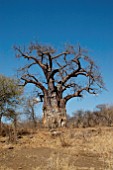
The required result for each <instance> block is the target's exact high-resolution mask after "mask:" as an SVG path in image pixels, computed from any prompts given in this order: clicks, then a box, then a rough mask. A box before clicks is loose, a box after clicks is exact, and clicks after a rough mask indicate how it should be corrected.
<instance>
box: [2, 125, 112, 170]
mask: <svg viewBox="0 0 113 170" xmlns="http://www.w3.org/2000/svg"><path fill="white" fill-rule="evenodd" d="M55 132H58V133H55V134H53V132H50V131H48V130H44V129H41V130H37V132H36V133H35V134H31V135H27V136H23V137H22V138H20V139H18V142H17V144H9V143H8V142H7V138H2V137H1V138H0V170H19V169H22V170H99V169H101V170H112V169H113V164H112V163H113V129H112V128H109V129H108V128H95V129H91V128H88V129H59V130H57V131H55ZM59 132H60V133H59Z"/></svg>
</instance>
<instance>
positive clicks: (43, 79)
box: [15, 44, 104, 126]
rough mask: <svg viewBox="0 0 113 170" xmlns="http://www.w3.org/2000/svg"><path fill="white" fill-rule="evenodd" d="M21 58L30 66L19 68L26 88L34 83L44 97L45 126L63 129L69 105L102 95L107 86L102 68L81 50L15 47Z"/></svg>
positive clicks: (72, 48) (31, 46) (37, 45)
mask: <svg viewBox="0 0 113 170" xmlns="http://www.w3.org/2000/svg"><path fill="white" fill-rule="evenodd" d="M15 49H16V50H17V57H19V58H24V59H25V60H26V61H27V64H26V65H24V66H22V68H19V75H20V79H21V80H22V85H24V86H25V85H27V84H34V85H35V86H36V87H37V88H38V89H40V92H41V93H39V96H40V97H41V99H42V97H43V123H44V124H45V125H46V126H51V125H55V126H60V125H61V123H62V122H63V121H66V104H67V102H68V101H69V100H70V99H72V98H77V97H83V95H84V92H88V93H89V94H94V95H95V94H98V93H99V91H100V90H101V88H103V87H104V83H103V80H102V77H101V74H100V72H99V69H98V67H97V66H96V64H95V63H94V61H93V60H91V59H90V57H89V56H88V54H87V51H86V50H83V49H82V48H80V46H79V47H77V48H76V47H74V46H67V47H66V48H65V49H64V51H63V52H60V53H57V52H56V50H55V49H54V48H52V47H51V46H42V45H39V44H31V45H30V46H29V47H28V49H27V50H26V49H25V48H24V49H22V48H20V47H15Z"/></svg>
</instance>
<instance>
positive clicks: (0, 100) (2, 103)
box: [0, 75, 23, 133]
mask: <svg viewBox="0 0 113 170" xmlns="http://www.w3.org/2000/svg"><path fill="white" fill-rule="evenodd" d="M22 92H23V88H22V87H19V86H18V81H17V80H16V79H13V78H9V77H6V76H3V75H0V133H1V120H2V117H3V116H7V110H8V109H9V108H10V107H11V106H13V107H14V106H15V105H16V103H18V102H19V97H20V95H21V94H22Z"/></svg>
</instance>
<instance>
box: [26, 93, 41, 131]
mask: <svg viewBox="0 0 113 170" xmlns="http://www.w3.org/2000/svg"><path fill="white" fill-rule="evenodd" d="M38 103H39V101H38V100H37V99H36V98H34V97H32V96H31V97H29V98H28V99H27V101H26V102H25V109H24V113H25V114H26V115H27V116H28V118H29V120H31V121H32V123H33V127H34V129H35V128H36V127H37V120H36V113H35V106H36V104H38Z"/></svg>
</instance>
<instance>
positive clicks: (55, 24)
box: [0, 0, 113, 114]
mask: <svg viewBox="0 0 113 170" xmlns="http://www.w3.org/2000/svg"><path fill="white" fill-rule="evenodd" d="M34 41H38V42H39V43H41V44H49V45H52V46H54V47H55V48H58V49H61V47H63V45H64V44H65V43H70V44H73V45H76V44H78V43H79V44H80V45H81V47H83V48H86V49H88V50H89V54H90V55H91V57H92V58H93V59H94V61H95V62H96V63H97V65H98V66H99V67H100V71H101V73H102V76H103V79H104V82H105V84H106V88H107V91H105V90H103V92H102V93H101V94H99V95H98V96H91V95H85V96H84V98H83V99H72V100H71V101H69V102H68V104H67V112H68V113H70V114H72V113H73V112H76V110H81V109H83V110H94V109H95V107H96V105H98V104H110V105H111V104H113V0H0V74H4V75H6V76H13V75H14V74H15V71H16V69H17V68H18V67H19V61H18V59H17V58H16V57H15V51H14V49H13V46H14V45H20V46H24V45H26V46H27V45H29V43H30V42H34Z"/></svg>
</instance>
